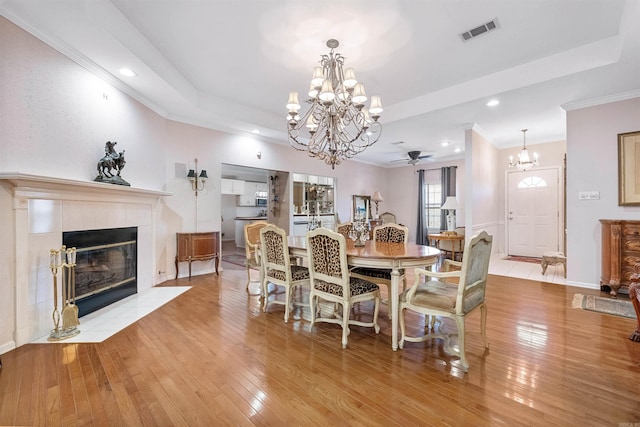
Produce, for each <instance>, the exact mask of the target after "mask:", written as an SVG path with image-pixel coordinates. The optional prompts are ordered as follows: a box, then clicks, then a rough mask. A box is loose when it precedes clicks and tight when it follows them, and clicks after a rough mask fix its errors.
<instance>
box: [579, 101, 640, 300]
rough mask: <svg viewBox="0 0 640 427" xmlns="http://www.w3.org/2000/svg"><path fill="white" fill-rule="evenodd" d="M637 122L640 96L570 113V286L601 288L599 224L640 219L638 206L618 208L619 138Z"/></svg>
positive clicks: (635, 128)
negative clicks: (586, 196) (585, 195)
mask: <svg viewBox="0 0 640 427" xmlns="http://www.w3.org/2000/svg"><path fill="white" fill-rule="evenodd" d="M639 118H640V97H636V98H632V99H627V100H624V101H618V102H612V103H608V104H602V105H597V106H593V107H588V108H580V109H574V110H569V111H567V283H570V284H574V285H579V286H586V287H594V288H599V284H600V275H601V273H602V268H601V255H602V252H601V250H602V245H601V238H602V237H601V227H600V222H599V220H600V219H636V220H637V219H638V218H640V206H618V134H620V133H626V132H634V131H640V120H639ZM581 191H598V192H599V193H600V198H599V199H597V200H579V199H578V193H579V192H581Z"/></svg>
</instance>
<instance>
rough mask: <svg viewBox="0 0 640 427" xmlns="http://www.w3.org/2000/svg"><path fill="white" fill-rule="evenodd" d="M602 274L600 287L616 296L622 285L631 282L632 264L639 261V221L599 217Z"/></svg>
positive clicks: (627, 284) (633, 272)
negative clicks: (607, 289)
mask: <svg viewBox="0 0 640 427" xmlns="http://www.w3.org/2000/svg"><path fill="white" fill-rule="evenodd" d="M600 224H601V225H602V276H601V277H600V287H601V288H604V287H605V286H606V287H609V288H610V289H611V292H610V294H611V295H613V296H616V295H617V294H618V289H620V287H622V286H626V287H628V286H629V285H630V284H631V283H633V279H632V276H633V275H634V274H635V271H634V266H635V265H636V264H637V263H640V221H638V220H611V219H601V220H600Z"/></svg>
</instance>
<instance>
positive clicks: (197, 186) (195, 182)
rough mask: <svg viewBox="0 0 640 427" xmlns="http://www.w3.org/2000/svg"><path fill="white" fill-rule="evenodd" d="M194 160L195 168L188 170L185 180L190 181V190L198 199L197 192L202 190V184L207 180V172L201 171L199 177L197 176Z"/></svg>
mask: <svg viewBox="0 0 640 427" xmlns="http://www.w3.org/2000/svg"><path fill="white" fill-rule="evenodd" d="M195 160H196V168H195V170H194V169H189V173H188V174H187V178H188V179H189V181H191V189H192V190H193V191H195V192H196V197H198V191H202V190H204V183H205V182H206V180H207V179H208V178H209V177H208V176H207V171H206V170H204V169H202V171H200V175H198V159H195Z"/></svg>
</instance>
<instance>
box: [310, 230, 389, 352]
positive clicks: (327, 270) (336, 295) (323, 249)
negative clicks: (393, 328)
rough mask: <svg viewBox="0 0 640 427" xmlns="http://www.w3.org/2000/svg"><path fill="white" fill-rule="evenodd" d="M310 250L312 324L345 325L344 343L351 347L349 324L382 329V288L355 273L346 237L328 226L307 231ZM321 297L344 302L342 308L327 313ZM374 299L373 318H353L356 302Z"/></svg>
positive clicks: (338, 302)
mask: <svg viewBox="0 0 640 427" xmlns="http://www.w3.org/2000/svg"><path fill="white" fill-rule="evenodd" d="M306 238H307V252H308V262H309V275H310V277H311V290H310V292H309V302H310V304H311V324H310V325H309V330H311V329H312V328H313V325H314V324H315V323H316V322H326V323H335V324H338V325H341V326H342V347H343V348H346V347H347V342H348V336H349V332H350V329H349V326H351V325H356V326H366V327H373V328H374V330H375V332H376V334H377V333H380V326H379V325H378V310H379V308H380V288H379V287H378V285H376V284H375V283H372V282H370V281H367V280H364V279H360V278H356V277H352V276H351V275H350V274H349V267H348V265H347V253H346V246H347V245H346V240H345V237H344V236H343V235H342V234H340V233H336V232H334V231H331V230H328V229H326V228H317V229H315V230H313V231H310V232H308V233H307V237H306ZM320 299H322V300H325V301H328V302H332V303H334V305H335V307H336V309H337V306H338V305H340V306H342V312H341V313H340V312H337V310H336V311H334V313H333V316H331V317H329V316H324V315H322V313H321V312H320V311H319V310H318V304H319V301H320ZM364 301H373V303H374V307H373V320H372V321H371V322H364V321H361V320H357V319H351V309H352V307H353V305H354V304H356V303H360V302H364Z"/></svg>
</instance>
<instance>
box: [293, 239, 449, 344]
mask: <svg viewBox="0 0 640 427" xmlns="http://www.w3.org/2000/svg"><path fill="white" fill-rule="evenodd" d="M346 243H347V263H348V264H349V266H350V267H368V268H379V269H385V270H388V269H391V301H389V310H390V311H391V348H393V350H394V351H395V350H397V349H398V323H399V313H398V306H399V302H400V277H401V274H400V270H402V269H406V268H415V267H420V268H425V267H429V266H431V265H433V264H435V263H436V261H437V260H438V256H439V255H440V251H439V250H438V249H436V248H433V247H431V246H423V245H416V244H414V243H407V244H404V243H389V242H376V241H374V240H367V241H366V242H365V245H364V246H355V244H354V241H353V240H351V239H346ZM288 244H289V252H290V253H291V255H295V256H301V257H304V258H306V257H307V241H306V238H305V237H304V236H289V237H288Z"/></svg>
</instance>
